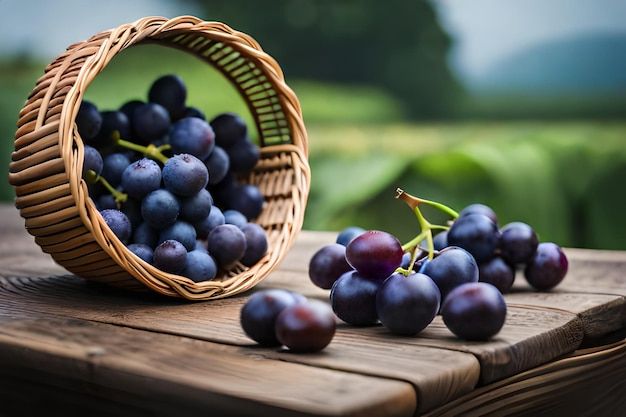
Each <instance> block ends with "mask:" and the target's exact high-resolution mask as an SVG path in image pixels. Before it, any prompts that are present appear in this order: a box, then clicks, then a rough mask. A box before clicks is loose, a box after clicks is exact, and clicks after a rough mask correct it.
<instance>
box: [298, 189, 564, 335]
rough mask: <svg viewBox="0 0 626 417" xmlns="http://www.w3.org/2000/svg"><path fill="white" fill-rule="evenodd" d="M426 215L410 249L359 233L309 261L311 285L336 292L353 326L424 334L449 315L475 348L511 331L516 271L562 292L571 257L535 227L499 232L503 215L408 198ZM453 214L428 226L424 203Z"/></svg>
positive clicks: (348, 233)
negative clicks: (509, 301)
mask: <svg viewBox="0 0 626 417" xmlns="http://www.w3.org/2000/svg"><path fill="white" fill-rule="evenodd" d="M397 197H398V198H399V199H401V200H403V201H404V202H406V203H407V204H408V205H409V206H410V207H411V208H412V209H413V210H414V212H415V213H416V215H417V218H418V220H419V223H420V226H421V232H420V233H419V234H418V235H417V236H416V237H415V238H414V239H412V240H411V241H410V242H407V243H406V244H404V245H402V244H401V243H400V242H399V241H398V239H397V238H395V237H394V236H393V235H391V234H390V233H387V232H384V231H379V230H364V229H362V228H359V227H356V226H351V227H348V228H346V229H344V230H342V231H341V232H340V233H339V234H338V236H337V239H336V241H335V242H334V243H332V244H329V245H326V246H323V247H322V248H320V249H318V250H317V251H316V252H315V253H314V255H313V256H312V257H311V259H310V261H309V270H308V272H309V278H310V279H311V281H312V282H313V284H315V285H316V286H318V287H320V288H323V289H330V304H331V307H332V309H333V311H334V313H335V315H336V316H337V317H338V318H339V319H341V320H343V321H344V322H346V323H348V324H351V325H355V326H365V325H372V324H376V323H380V324H382V325H383V326H384V327H385V328H386V329H387V330H389V331H390V332H391V333H394V334H399V335H406V336H409V335H416V334H418V333H419V332H421V331H422V330H423V329H425V328H426V327H427V326H428V325H429V324H430V323H431V322H432V321H433V320H434V318H435V317H436V316H437V314H440V315H441V317H442V320H443V322H444V324H445V325H446V326H447V327H448V329H449V330H450V331H451V332H452V333H453V334H455V335H456V336H458V337H460V338H462V339H465V340H487V339H489V338H491V337H493V336H494V335H496V334H497V333H498V332H499V331H500V330H501V328H502V327H503V325H504V322H505V318H506V311H507V305H506V302H505V299H504V296H503V294H504V293H506V292H508V291H510V289H511V286H512V285H513V281H514V279H515V274H516V270H518V269H521V270H523V272H524V275H525V277H526V279H527V280H528V283H529V284H530V285H531V286H532V287H534V288H535V289H538V290H547V289H550V288H553V287H554V286H556V285H558V284H559V283H560V282H561V281H562V279H563V278H564V277H565V274H566V273H567V258H566V257H565V254H564V253H563V250H562V249H561V248H560V247H559V246H558V245H556V244H555V243H552V242H542V243H539V241H538V239H537V235H536V233H535V232H534V230H533V229H532V227H530V226H529V225H527V224H526V223H522V222H513V223H509V224H506V225H505V226H503V227H499V226H498V219H497V217H496V214H495V212H494V211H493V210H492V209H491V208H490V207H488V206H486V205H483V204H472V205H470V206H468V207H466V208H464V209H463V210H462V211H461V212H460V213H457V212H455V211H454V210H452V209H450V208H449V207H447V206H444V205H442V204H440V203H436V202H433V201H428V200H424V199H419V198H416V197H413V196H411V195H409V194H407V193H405V192H404V191H402V190H398V196H397ZM423 204H427V205H430V206H434V207H436V208H438V209H440V210H441V211H443V212H444V213H446V214H448V215H450V217H451V220H450V222H449V223H448V224H446V225H434V224H431V223H430V222H428V221H427V220H426V219H425V218H424V216H423V215H422V212H421V210H420V208H419V207H420V205H423Z"/></svg>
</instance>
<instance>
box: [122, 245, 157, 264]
mask: <svg viewBox="0 0 626 417" xmlns="http://www.w3.org/2000/svg"><path fill="white" fill-rule="evenodd" d="M128 250H129V251H131V252H132V253H134V254H135V255H137V256H138V257H139V259H142V260H143V261H144V262H147V263H149V264H152V262H153V254H154V250H153V249H152V248H151V247H150V246H148V245H145V244H143V243H131V244H130V245H128Z"/></svg>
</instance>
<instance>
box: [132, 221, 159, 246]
mask: <svg viewBox="0 0 626 417" xmlns="http://www.w3.org/2000/svg"><path fill="white" fill-rule="evenodd" d="M158 239H159V231H158V229H155V228H154V227H152V226H150V225H149V224H148V223H147V222H146V221H143V222H141V223H139V224H138V225H137V227H135V228H134V229H133V238H132V242H133V243H137V244H142V245H146V246H149V247H151V248H152V249H154V248H155V247H156V246H157V243H158Z"/></svg>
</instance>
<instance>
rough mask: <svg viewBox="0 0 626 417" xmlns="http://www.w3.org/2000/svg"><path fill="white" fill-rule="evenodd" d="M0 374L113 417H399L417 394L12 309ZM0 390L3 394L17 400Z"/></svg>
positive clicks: (3, 328) (235, 350) (249, 353)
mask: <svg viewBox="0 0 626 417" xmlns="http://www.w3.org/2000/svg"><path fill="white" fill-rule="evenodd" d="M320 355H324V353H320ZM0 369H1V371H0V378H1V377H4V378H10V377H19V379H20V380H21V381H26V382H25V385H28V383H31V384H35V386H38V385H41V384H43V385H49V386H53V387H56V388H57V389H59V387H60V388H63V389H67V390H70V391H71V392H72V393H73V395H76V396H81V395H88V396H90V397H96V398H108V399H109V400H110V401H113V402H117V403H119V404H120V409H119V410H117V412H118V413H121V415H134V414H126V413H125V412H124V410H125V407H126V405H128V406H130V407H131V410H132V409H135V408H138V409H143V410H144V411H150V412H153V413H154V412H156V414H157V415H168V414H167V411H170V412H173V411H178V412H181V411H185V410H187V411H189V410H191V411H194V413H193V414H192V415H207V414H211V415H225V414H227V415H230V414H235V415H266V416H274V415H294V416H308V415H328V416H336V415H361V416H371V415H380V416H387V415H396V416H403V415H404V416H407V415H413V413H414V411H415V409H416V397H415V391H414V389H413V388H412V386H411V385H410V384H408V383H406V382H402V381H397V380H391V379H385V378H378V377H375V376H365V375H359V374H355V373H348V372H341V371H338V370H331V369H325V368H322V367H312V366H305V365H300V364H296V363H290V362H286V361H281V360H268V359H267V358H265V357H264V355H263V351H262V350H256V351H255V350H254V349H242V348H239V347H235V346H228V345H220V344H215V343H210V342H204V341H198V340H194V339H190V338H185V337H177V336H171V335H165V334H159V333H154V332H146V331H140V330H134V329H130V328H124V327H119V326H111V325H107V324H101V323H94V322H89V321H85V320H79V319H65V318H60V317H56V316H47V317H45V316H42V315H39V314H33V313H30V312H20V315H19V316H16V314H15V311H11V310H10V309H9V310H7V309H2V311H1V312H0ZM7 385H8V384H7ZM7 385H5V389H7V390H8V392H7V391H5V392H3V395H8V394H11V393H15V392H14V391H15V388H11V387H10V386H7ZM19 387H20V386H19V385H18V388H19ZM43 391H44V392H45V389H43ZM49 399H50V398H49ZM53 404H54V402H53ZM88 405H89V404H82V406H84V407H86V406H88ZM9 406H11V407H15V406H16V404H15V402H14V401H11V402H9V403H8V404H7V403H4V404H3V410H2V411H3V413H4V412H7V413H8V412H11V411H13V412H15V410H14V409H13V408H8V407H9ZM17 407H19V404H18V405H17ZM17 411H19V410H17ZM66 411H67V412H69V414H72V412H71V410H66ZM95 411H97V410H95ZM164 411H165V412H164ZM3 415H4V414H3ZM115 415H119V414H115Z"/></svg>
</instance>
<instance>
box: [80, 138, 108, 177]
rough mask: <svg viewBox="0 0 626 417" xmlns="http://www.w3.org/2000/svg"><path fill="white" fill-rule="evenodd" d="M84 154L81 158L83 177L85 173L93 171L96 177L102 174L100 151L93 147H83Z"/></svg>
mask: <svg viewBox="0 0 626 417" xmlns="http://www.w3.org/2000/svg"><path fill="white" fill-rule="evenodd" d="M84 148H85V154H84V158H83V175H85V172H87V171H93V172H95V173H96V175H100V174H102V168H103V166H104V162H103V160H102V155H101V154H100V151H98V150H97V149H96V148H94V147H93V146H89V145H85V146H84Z"/></svg>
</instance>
